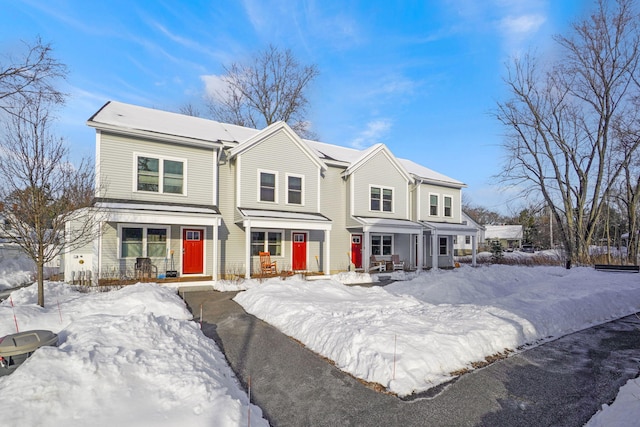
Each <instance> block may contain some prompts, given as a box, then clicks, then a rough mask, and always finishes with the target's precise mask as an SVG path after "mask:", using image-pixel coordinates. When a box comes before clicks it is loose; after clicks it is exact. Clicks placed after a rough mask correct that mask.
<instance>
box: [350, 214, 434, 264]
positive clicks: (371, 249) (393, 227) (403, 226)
mask: <svg viewBox="0 0 640 427" xmlns="http://www.w3.org/2000/svg"><path fill="white" fill-rule="evenodd" d="M353 219H354V220H355V221H356V222H357V223H358V224H359V225H360V226H355V227H350V228H349V231H350V232H351V236H352V238H351V242H352V243H351V251H350V255H351V262H352V264H353V265H354V266H355V268H356V269H359V268H361V269H362V270H363V271H366V272H369V271H380V270H381V269H380V268H378V266H376V265H372V257H374V258H375V261H376V262H378V263H384V265H385V267H384V270H385V271H386V270H387V268H386V267H387V265H390V266H391V267H392V268H393V262H392V261H393V258H394V255H396V256H397V260H399V261H400V262H401V263H402V265H403V269H415V268H416V267H417V261H418V260H419V259H420V258H421V256H422V253H421V249H420V247H419V246H418V247H416V245H415V244H414V242H415V239H417V238H418V236H420V235H422V225H420V224H419V223H416V222H413V221H409V220H403V219H392V218H372V217H353ZM354 236H355V237H358V236H361V240H360V241H361V244H360V246H358V245H357V244H356V243H354V242H355V241H357V239H354ZM357 260H361V266H360V267H359V266H358V264H357V263H356V261H357ZM379 265H382V264H379Z"/></svg>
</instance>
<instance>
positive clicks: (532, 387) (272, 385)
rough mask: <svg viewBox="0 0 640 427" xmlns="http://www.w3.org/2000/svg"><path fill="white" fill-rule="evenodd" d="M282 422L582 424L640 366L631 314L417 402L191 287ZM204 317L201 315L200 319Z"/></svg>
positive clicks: (208, 328) (233, 359)
mask: <svg viewBox="0 0 640 427" xmlns="http://www.w3.org/2000/svg"><path fill="white" fill-rule="evenodd" d="M181 295H182V296H183V298H184V300H185V301H186V303H187V304H188V306H189V307H190V309H191V311H192V313H194V316H195V317H196V319H197V318H198V317H199V316H200V309H201V307H202V330H203V332H204V333H205V334H206V335H207V336H208V337H211V338H212V339H214V340H215V341H216V342H217V343H218V345H219V346H220V348H221V349H222V351H224V353H225V355H226V357H227V360H228V361H229V364H230V365H231V367H232V369H233V370H234V371H235V373H236V375H237V376H238V378H239V380H240V381H241V382H242V383H243V385H244V386H245V389H246V388H247V384H248V382H249V377H250V378H251V400H252V402H253V403H255V404H257V405H259V406H260V407H261V408H262V410H263V412H264V416H265V418H267V419H268V420H269V422H270V423H271V425H272V426H296V427H300V426H509V427H512V426H582V425H583V424H584V423H585V422H587V421H588V420H589V418H591V416H592V415H593V414H594V413H595V412H596V411H597V410H598V409H600V408H601V406H602V404H603V403H609V402H611V401H612V400H613V399H614V398H615V396H616V394H617V392H618V389H619V388H620V387H621V386H622V385H623V384H624V383H625V382H626V381H627V380H628V379H630V378H633V377H635V376H636V375H637V374H638V372H639V362H640V320H639V319H638V318H636V317H635V316H629V317H626V318H624V319H620V320H617V321H614V322H610V323H607V324H605V325H601V326H597V327H594V328H590V329H587V330H585V331H581V332H578V333H575V334H572V335H568V336H566V337H563V338H560V339H558V340H556V341H553V342H550V343H546V344H544V345H541V346H539V347H536V348H533V349H530V350H526V351H524V352H521V353H519V354H516V355H514V356H512V357H510V358H508V359H506V360H502V361H499V362H496V363H494V364H492V365H490V366H488V367H486V368H483V369H479V370H476V371H474V372H472V373H469V374H466V375H463V376H462V377H460V378H458V379H457V380H454V381H452V382H450V383H449V384H447V385H445V386H443V387H439V388H437V389H436V390H431V391H429V392H427V393H424V394H422V395H420V396H416V397H414V398H412V399H407V400H403V399H399V398H397V397H395V396H392V395H387V394H384V393H379V392H376V391H374V390H372V389H370V388H368V387H366V386H365V385H363V384H362V383H360V382H359V381H358V380H356V379H354V378H353V377H351V376H349V375H347V374H345V373H343V372H342V371H340V370H338V369H336V368H335V367H334V366H333V365H331V363H330V362H328V361H327V360H325V359H323V358H322V357H320V356H318V355H317V354H315V353H313V352H311V351H309V350H307V349H306V348H304V346H303V345H301V344H300V343H298V342H296V341H294V340H293V339H291V338H289V337H287V336H286V335H284V334H282V333H281V332H279V331H278V330H277V329H276V328H274V327H272V326H270V325H268V324H267V323H265V322H263V321H261V320H259V319H257V318H256V317H254V316H252V315H249V314H247V313H246V312H245V311H244V310H243V309H242V307H241V306H239V305H238V304H236V303H235V302H233V301H232V300H231V299H232V298H233V297H234V296H235V293H232V292H216V291H192V292H184V293H183V292H181ZM197 320H199V319H197Z"/></svg>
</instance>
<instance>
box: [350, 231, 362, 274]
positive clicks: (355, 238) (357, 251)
mask: <svg viewBox="0 0 640 427" xmlns="http://www.w3.org/2000/svg"><path fill="white" fill-rule="evenodd" d="M351 262H352V263H353V265H355V266H356V268H362V234H352V235H351Z"/></svg>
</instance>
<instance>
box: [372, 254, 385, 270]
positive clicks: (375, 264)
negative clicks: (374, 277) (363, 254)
mask: <svg viewBox="0 0 640 427" xmlns="http://www.w3.org/2000/svg"><path fill="white" fill-rule="evenodd" d="M374 270H377V271H387V263H386V262H384V261H382V260H380V261H378V260H377V259H376V256H375V255H371V258H370V262H369V271H374Z"/></svg>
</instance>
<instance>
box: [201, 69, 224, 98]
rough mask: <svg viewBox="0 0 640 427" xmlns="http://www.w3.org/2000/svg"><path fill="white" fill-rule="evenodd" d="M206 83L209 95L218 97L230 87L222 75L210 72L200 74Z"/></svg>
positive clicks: (207, 94)
mask: <svg viewBox="0 0 640 427" xmlns="http://www.w3.org/2000/svg"><path fill="white" fill-rule="evenodd" d="M200 80H202V82H203V83H204V92H205V94H206V96H207V97H212V98H218V97H219V96H220V94H221V93H224V91H225V89H227V88H228V86H227V84H226V83H225V81H224V78H223V77H222V76H219V75H216V74H209V75H203V76H200Z"/></svg>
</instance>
